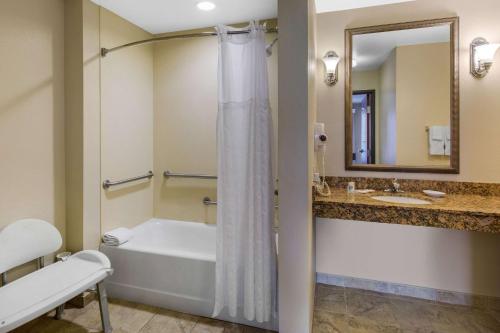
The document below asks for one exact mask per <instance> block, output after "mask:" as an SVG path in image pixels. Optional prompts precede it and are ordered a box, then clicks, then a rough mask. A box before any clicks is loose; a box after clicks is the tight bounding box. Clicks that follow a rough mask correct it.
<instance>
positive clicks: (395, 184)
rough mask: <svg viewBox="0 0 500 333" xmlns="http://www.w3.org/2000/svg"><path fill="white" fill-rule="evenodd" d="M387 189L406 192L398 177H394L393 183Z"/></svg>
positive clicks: (393, 191)
mask: <svg viewBox="0 0 500 333" xmlns="http://www.w3.org/2000/svg"><path fill="white" fill-rule="evenodd" d="M385 191H386V192H392V193H403V192H404V191H401V185H400V184H399V183H398V179H397V178H394V179H393V180H392V182H391V185H390V186H389V188H388V189H386V190H385Z"/></svg>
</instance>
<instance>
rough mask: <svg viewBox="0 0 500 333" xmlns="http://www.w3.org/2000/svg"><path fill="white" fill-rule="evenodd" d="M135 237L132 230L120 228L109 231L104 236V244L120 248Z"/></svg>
mask: <svg viewBox="0 0 500 333" xmlns="http://www.w3.org/2000/svg"><path fill="white" fill-rule="evenodd" d="M133 236H134V234H133V232H132V230H130V229H127V228H118V229H114V230H111V231H108V232H106V233H105V234H104V236H102V242H103V243H104V244H106V245H109V246H118V245H121V244H123V243H126V242H128V241H129V240H130V239H131V238H132V237H133Z"/></svg>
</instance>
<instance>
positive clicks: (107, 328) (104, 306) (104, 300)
mask: <svg viewBox="0 0 500 333" xmlns="http://www.w3.org/2000/svg"><path fill="white" fill-rule="evenodd" d="M97 297H98V298H99V311H100V312H101V323H102V331H103V332H104V333H111V332H112V331H113V329H112V328H111V323H110V321H109V309H108V297H107V295H106V289H105V288H104V282H100V283H98V284H97Z"/></svg>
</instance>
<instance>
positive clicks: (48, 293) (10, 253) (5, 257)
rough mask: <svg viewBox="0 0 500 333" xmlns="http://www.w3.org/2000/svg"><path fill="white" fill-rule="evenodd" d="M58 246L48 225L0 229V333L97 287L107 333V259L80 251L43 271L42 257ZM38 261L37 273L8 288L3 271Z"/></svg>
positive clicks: (32, 221)
mask: <svg viewBox="0 0 500 333" xmlns="http://www.w3.org/2000/svg"><path fill="white" fill-rule="evenodd" d="M61 244H62V239H61V235H60V234H59V231H58V230H57V229H56V228H55V227H54V226H53V225H51V224H50V223H47V222H45V221H42V220H37V219H24V220H19V221H16V222H14V223H12V224H9V225H8V226H6V227H5V228H3V229H2V230H0V273H2V274H1V280H2V287H1V288H0V333H5V332H8V331H10V330H13V329H14V328H16V327H19V326H21V325H23V324H25V323H27V322H29V321H31V320H33V319H35V318H37V317H39V316H41V315H43V314H45V313H47V312H50V311H51V310H53V309H55V308H57V314H56V318H58V319H59V318H60V317H61V314H62V311H63V310H64V303H65V302H67V301H69V300H70V299H72V298H73V297H75V296H77V295H79V294H80V293H82V292H84V291H85V290H87V289H89V288H91V287H94V286H95V285H97V293H98V298H99V307H100V312H101V321H102V326H103V331H104V332H105V333H111V331H112V328H111V325H110V321H109V313H108V303H107V297H106V290H105V289H104V285H103V281H104V279H105V278H106V277H108V276H109V275H111V274H112V272H113V270H112V268H111V264H110V262H109V259H108V258H107V257H106V256H105V255H104V254H102V253H100V252H98V251H91V250H87V251H81V252H78V253H76V254H74V255H72V256H70V257H68V258H67V259H66V260H64V261H59V262H56V263H54V264H51V265H48V266H46V267H43V257H44V256H46V255H49V254H52V253H54V252H55V251H57V250H58V249H59V248H60V247H61ZM35 259H38V268H39V269H38V270H37V271H35V272H33V273H31V274H28V275H26V276H23V277H22V278H20V279H17V280H15V281H13V282H11V283H7V282H8V281H7V273H6V272H7V271H8V270H10V269H11V268H14V267H16V266H19V265H22V264H24V263H26V262H29V261H32V260H35Z"/></svg>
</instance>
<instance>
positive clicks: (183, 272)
mask: <svg viewBox="0 0 500 333" xmlns="http://www.w3.org/2000/svg"><path fill="white" fill-rule="evenodd" d="M215 230H216V228H215V226H213V225H206V224H203V223H194V222H184V221H173V220H163V219H151V220H149V221H147V222H145V223H142V224H140V225H138V226H137V227H135V228H134V238H133V239H132V240H131V241H129V242H128V243H125V244H123V245H120V246H118V247H111V246H105V245H101V251H102V252H103V253H105V254H106V255H107V256H108V257H109V259H110V260H111V265H112V267H113V268H114V270H115V271H114V274H113V275H112V276H111V277H109V278H108V282H107V290H108V294H109V296H110V297H115V298H120V299H125V300H130V301H134V302H138V303H143V304H149V305H154V306H158V307H162V308H167V309H171V310H175V311H180V312H185V313H190V314H194V315H200V316H205V317H211V315H212V310H213V304H214V297H215V296H214V295H215V245H216V244H215V242H216V238H215ZM218 318H219V319H222V320H227V321H232V322H237V323H242V324H246V325H251V326H256V327H261V328H266V329H277V322H274V323H265V324H260V323H256V322H249V321H247V320H246V319H244V318H243V317H241V318H232V317H229V316H228V315H227V313H223V314H222V315H221V316H219V317H218Z"/></svg>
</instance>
